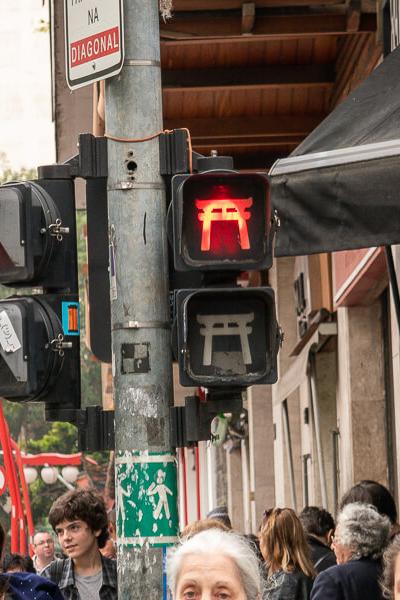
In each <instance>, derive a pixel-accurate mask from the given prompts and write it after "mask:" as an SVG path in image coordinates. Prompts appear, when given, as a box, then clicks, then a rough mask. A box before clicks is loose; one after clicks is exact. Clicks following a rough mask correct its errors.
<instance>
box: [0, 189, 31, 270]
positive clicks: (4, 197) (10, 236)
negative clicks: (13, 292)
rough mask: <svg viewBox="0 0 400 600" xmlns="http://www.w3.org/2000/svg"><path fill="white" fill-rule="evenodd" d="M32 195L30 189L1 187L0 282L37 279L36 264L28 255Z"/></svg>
mask: <svg viewBox="0 0 400 600" xmlns="http://www.w3.org/2000/svg"><path fill="white" fill-rule="evenodd" d="M29 196H30V192H29V190H28V189H24V188H19V187H11V186H10V187H8V186H5V187H1V188H0V281H4V282H8V281H21V280H22V281H23V280H25V279H29V278H30V277H32V276H33V261H29V259H28V257H27V255H26V248H27V244H26V221H27V218H29V216H28V213H29V211H30V208H31V203H30V200H29Z"/></svg>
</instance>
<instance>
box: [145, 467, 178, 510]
mask: <svg viewBox="0 0 400 600" xmlns="http://www.w3.org/2000/svg"><path fill="white" fill-rule="evenodd" d="M165 477H166V473H165V472H164V471H162V470H161V469H158V471H157V474H156V481H155V482H154V481H153V483H152V484H151V485H150V487H149V488H148V490H147V495H148V496H155V495H156V494H158V504H157V506H156V508H155V509H154V511H153V517H154V518H155V519H156V520H157V519H162V509H164V513H165V516H166V518H167V519H169V518H170V511H169V505H168V496H167V494H169V495H170V496H172V495H173V494H172V492H171V490H170V489H169V487H167V486H166V485H165V483H164V481H165Z"/></svg>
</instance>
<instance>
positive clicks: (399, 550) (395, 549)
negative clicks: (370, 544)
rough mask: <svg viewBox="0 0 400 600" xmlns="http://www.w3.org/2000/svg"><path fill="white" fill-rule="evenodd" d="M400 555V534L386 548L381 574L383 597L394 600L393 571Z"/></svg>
mask: <svg viewBox="0 0 400 600" xmlns="http://www.w3.org/2000/svg"><path fill="white" fill-rule="evenodd" d="M399 554H400V534H397V535H396V536H395V537H394V538H393V540H392V542H391V544H390V545H389V546H388V547H387V548H386V550H385V553H384V555H383V567H384V568H383V574H382V581H381V586H382V590H383V596H384V597H385V598H389V600H394V583H395V570H396V560H397V557H398V556H399Z"/></svg>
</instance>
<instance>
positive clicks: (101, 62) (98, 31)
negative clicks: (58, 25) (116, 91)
mask: <svg viewBox="0 0 400 600" xmlns="http://www.w3.org/2000/svg"><path fill="white" fill-rule="evenodd" d="M64 29H65V70H66V79H67V83H68V86H69V87H70V88H71V90H74V89H77V88H80V87H83V86H84V85H88V84H89V83H93V82H94V81H99V80H100V79H106V78H107V77H111V76H112V75H116V74H117V73H119V72H120V70H121V68H122V64H123V61H124V28H123V8H122V0H96V2H93V0H64Z"/></svg>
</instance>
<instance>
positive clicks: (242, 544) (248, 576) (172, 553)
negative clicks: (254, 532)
mask: <svg viewBox="0 0 400 600" xmlns="http://www.w3.org/2000/svg"><path fill="white" fill-rule="evenodd" d="M192 554H194V555H195V556H200V555H204V556H209V555H210V554H219V555H221V556H227V557H228V558H230V559H232V560H233V561H234V563H235V565H236V568H237V570H238V573H239V576H240V579H241V582H242V586H243V589H244V591H245V593H246V600H258V599H259V598H261V585H262V584H261V581H262V580H261V573H260V568H259V564H258V560H257V557H256V555H255V553H254V551H253V550H252V549H251V547H250V545H249V543H248V541H246V540H245V539H244V538H243V537H241V536H239V535H238V534H237V533H234V532H233V531H222V530H221V529H208V530H206V531H201V532H200V533H197V534H196V535H194V536H193V537H191V538H186V539H183V540H182V542H181V543H180V544H178V545H177V546H175V547H174V548H171V550H169V552H168V555H167V580H168V585H169V587H170V589H171V591H172V593H173V594H175V593H176V586H177V582H178V578H179V573H180V570H181V568H182V561H183V559H184V558H185V557H186V556H189V555H192Z"/></svg>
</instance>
